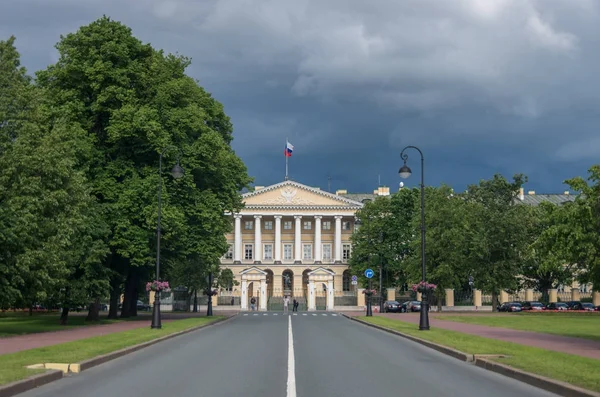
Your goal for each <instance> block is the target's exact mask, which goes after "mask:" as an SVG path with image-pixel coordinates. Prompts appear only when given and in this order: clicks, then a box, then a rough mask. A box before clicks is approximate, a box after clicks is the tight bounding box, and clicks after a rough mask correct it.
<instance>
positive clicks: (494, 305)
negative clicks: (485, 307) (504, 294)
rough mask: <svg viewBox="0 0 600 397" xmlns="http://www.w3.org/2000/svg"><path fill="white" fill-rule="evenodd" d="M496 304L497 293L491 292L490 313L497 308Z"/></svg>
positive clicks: (497, 304)
mask: <svg viewBox="0 0 600 397" xmlns="http://www.w3.org/2000/svg"><path fill="white" fill-rule="evenodd" d="M499 306H500V305H499V303H498V292H496V291H492V311H495V310H496V309H498V307H499Z"/></svg>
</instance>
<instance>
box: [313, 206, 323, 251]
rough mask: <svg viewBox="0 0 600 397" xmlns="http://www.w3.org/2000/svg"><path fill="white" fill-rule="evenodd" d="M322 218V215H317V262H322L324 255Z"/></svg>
mask: <svg viewBox="0 0 600 397" xmlns="http://www.w3.org/2000/svg"><path fill="white" fill-rule="evenodd" d="M321 218H322V216H320V215H317V216H315V249H314V254H315V263H321V261H322V260H323V256H322V253H321Z"/></svg>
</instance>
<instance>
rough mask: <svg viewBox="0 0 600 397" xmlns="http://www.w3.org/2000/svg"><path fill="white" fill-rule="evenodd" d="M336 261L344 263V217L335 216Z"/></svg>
mask: <svg viewBox="0 0 600 397" xmlns="http://www.w3.org/2000/svg"><path fill="white" fill-rule="evenodd" d="M334 259H335V261H336V262H338V263H339V262H341V261H342V216H341V215H336V216H335V258H334Z"/></svg>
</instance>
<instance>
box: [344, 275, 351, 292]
mask: <svg viewBox="0 0 600 397" xmlns="http://www.w3.org/2000/svg"><path fill="white" fill-rule="evenodd" d="M350 281H351V276H350V272H349V271H348V270H345V271H344V273H343V275H342V290H343V291H350Z"/></svg>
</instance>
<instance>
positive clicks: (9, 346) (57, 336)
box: [0, 311, 236, 355]
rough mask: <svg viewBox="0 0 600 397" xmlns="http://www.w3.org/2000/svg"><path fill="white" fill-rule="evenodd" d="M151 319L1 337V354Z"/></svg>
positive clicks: (167, 316) (171, 316)
mask: <svg viewBox="0 0 600 397" xmlns="http://www.w3.org/2000/svg"><path fill="white" fill-rule="evenodd" d="M235 314H236V312H232V311H215V312H214V315H215V316H232V315H235ZM76 315H77V314H76ZM204 315H205V314H204V313H163V314H162V322H163V323H167V322H169V321H172V320H180V319H184V318H190V317H203V316H204ZM57 321H58V318H57ZM151 321H152V316H151V315H149V314H147V313H141V314H140V315H139V317H138V318H137V319H134V320H129V321H123V322H120V323H114V324H103V325H90V326H83V327H74V328H70V329H66V330H64V331H51V332H40V333H35V334H27V335H18V336H8V337H5V338H0V355H2V354H9V353H16V352H19V351H23V350H29V349H36V348H38V347H46V346H53V345H58V344H60V343H66V342H73V341H76V340H80V339H86V338H92V337H94V336H102V335H108V334H113V333H115V332H121V331H129V330H132V329H137V328H144V327H149V326H150V323H151Z"/></svg>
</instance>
